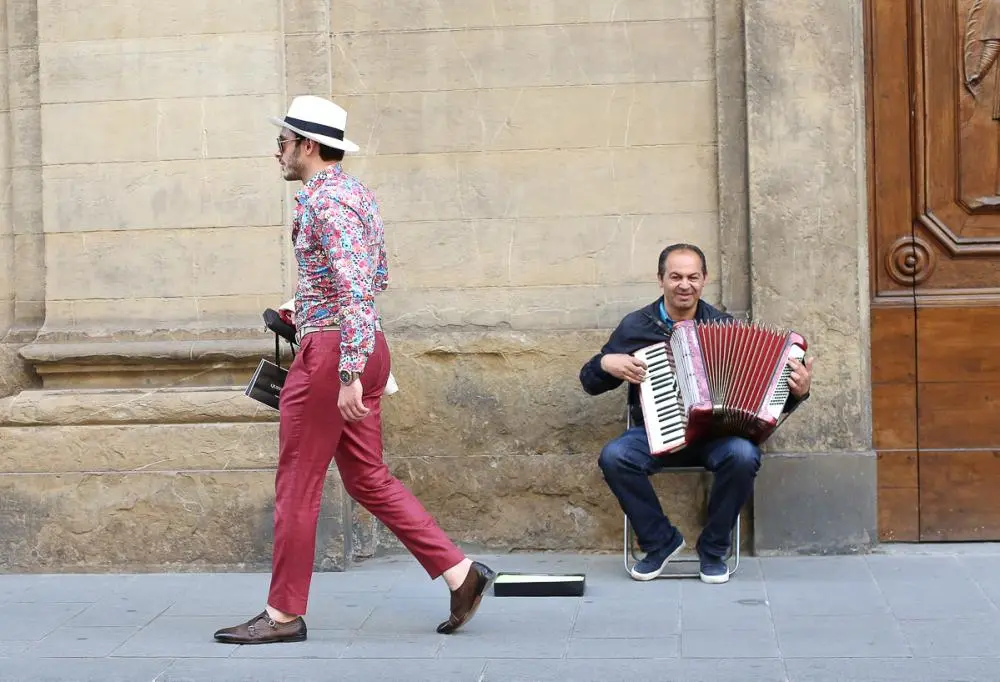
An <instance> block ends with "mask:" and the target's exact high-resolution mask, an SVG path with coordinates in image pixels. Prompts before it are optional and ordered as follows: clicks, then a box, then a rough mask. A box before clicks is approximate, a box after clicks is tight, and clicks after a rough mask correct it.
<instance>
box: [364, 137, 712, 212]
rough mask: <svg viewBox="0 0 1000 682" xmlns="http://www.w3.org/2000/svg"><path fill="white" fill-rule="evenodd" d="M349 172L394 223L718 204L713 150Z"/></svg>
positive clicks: (429, 158)
mask: <svg viewBox="0 0 1000 682" xmlns="http://www.w3.org/2000/svg"><path fill="white" fill-rule="evenodd" d="M345 168H346V169H347V170H348V171H349V172H351V173H353V174H355V175H357V176H358V177H360V178H361V179H362V180H363V181H364V182H365V183H366V184H368V185H369V186H370V187H371V188H372V189H373V190H375V191H376V193H377V195H378V198H379V204H380V207H381V209H382V213H383V216H384V217H385V218H386V220H387V221H390V222H393V223H397V222H401V221H414V220H460V219H470V218H489V219H496V218H518V219H523V218H567V217H571V216H590V215H619V214H622V213H637V214H668V213H695V212H705V211H712V212H714V211H715V210H716V207H717V187H716V155H715V149H714V148H713V147H711V146H708V145H705V146H696V145H678V146H660V147H632V148H619V149H581V150H550V151H531V152H486V153H464V154H408V155H399V156H377V157H359V158H356V159H351V160H350V161H349V162H348V163H347V164H346V166H345ZM567 178H573V181H572V182H567V181H566V179H567Z"/></svg>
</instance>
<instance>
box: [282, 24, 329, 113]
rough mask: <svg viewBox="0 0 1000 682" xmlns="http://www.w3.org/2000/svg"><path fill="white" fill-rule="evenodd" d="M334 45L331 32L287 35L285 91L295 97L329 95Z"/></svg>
mask: <svg viewBox="0 0 1000 682" xmlns="http://www.w3.org/2000/svg"><path fill="white" fill-rule="evenodd" d="M331 52H332V46H331V43H330V35H329V34H328V33H325V32H324V33H305V34H298V35H286V36H285V88H286V89H287V91H288V96H289V97H294V96H296V95H320V96H329V95H328V93H329V92H330V90H331V86H332V81H331V78H332V61H333V56H332V54H331Z"/></svg>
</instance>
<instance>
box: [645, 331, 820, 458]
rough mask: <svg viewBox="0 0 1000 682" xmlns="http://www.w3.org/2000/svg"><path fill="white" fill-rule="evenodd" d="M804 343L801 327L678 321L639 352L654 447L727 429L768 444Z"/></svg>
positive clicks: (664, 450)
mask: <svg viewBox="0 0 1000 682" xmlns="http://www.w3.org/2000/svg"><path fill="white" fill-rule="evenodd" d="M806 349H807V345H806V341H805V339H804V338H803V337H802V336H800V335H799V334H796V333H795V332H791V331H785V330H780V329H775V328H772V327H769V326H766V325H762V324H760V323H757V322H750V321H742V320H740V321H737V320H725V321H718V320H712V321H693V320H685V321H682V322H678V323H676V324H675V325H674V327H673V328H672V330H671V332H670V334H669V336H668V338H667V340H665V341H662V342H659V343H656V344H653V345H651V346H647V347H645V348H642V349H640V350H638V351H636V352H635V353H634V355H635V357H636V358H638V359H640V360H642V361H643V362H645V363H646V376H645V378H644V379H643V381H642V383H641V384H640V385H639V397H640V403H641V407H642V415H643V419H644V421H645V423H646V435H647V437H648V438H649V446H650V452H651V453H652V454H653V455H666V454H669V453H671V452H675V451H677V450H679V449H681V448H683V447H684V446H686V445H687V444H689V443H691V442H694V441H696V440H701V439H707V438H718V437H723V436H739V437H742V438H746V439H747V440H749V441H751V442H753V443H754V444H756V445H760V444H762V443H763V442H764V441H765V440H767V439H768V438H769V437H770V436H771V434H772V433H774V431H775V429H777V427H778V426H779V425H780V424H781V421H782V414H783V412H784V407H785V402H786V401H787V399H788V394H789V390H788V375H789V374H790V373H791V367H790V365H789V364H788V361H789V359H796V360H800V361H801V360H802V358H803V357H804V356H805V353H806Z"/></svg>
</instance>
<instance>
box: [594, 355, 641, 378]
mask: <svg viewBox="0 0 1000 682" xmlns="http://www.w3.org/2000/svg"><path fill="white" fill-rule="evenodd" d="M601 369H603V370H604V371H605V372H607V373H608V374H610V375H611V376H613V377H615V378H616V379H623V380H625V381H627V382H629V383H630V384H639V383H642V380H643V379H644V378H645V377H646V363H645V362H643V361H642V360H639V359H637V358H634V357H632V356H631V355H628V354H626V353H609V354H608V355H605V356H604V357H602V358H601Z"/></svg>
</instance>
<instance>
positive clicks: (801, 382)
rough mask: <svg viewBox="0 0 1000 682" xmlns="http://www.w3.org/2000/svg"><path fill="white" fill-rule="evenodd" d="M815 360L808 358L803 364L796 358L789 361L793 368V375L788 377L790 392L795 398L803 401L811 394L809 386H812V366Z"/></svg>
mask: <svg viewBox="0 0 1000 682" xmlns="http://www.w3.org/2000/svg"><path fill="white" fill-rule="evenodd" d="M813 359H814V358H806V362H805V364H802V363H801V362H799V361H798V360H795V359H794V358H790V359H789V360H788V364H789V365H791V366H792V373H791V374H789V375H788V390H789V392H791V394H792V395H793V396H795V397H796V398H799V399H801V398H802V397H803V396H805V395H806V394H807V393H809V386H810V385H811V384H812V366H813Z"/></svg>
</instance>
